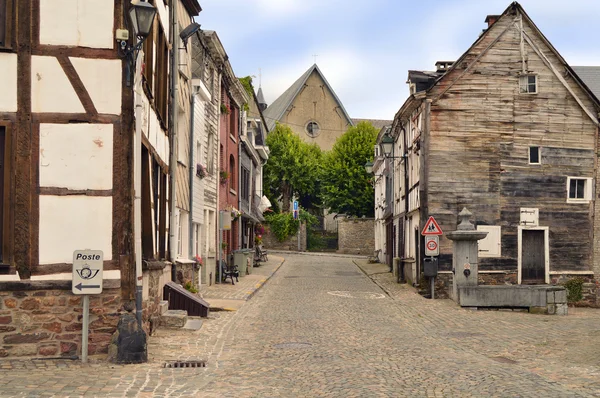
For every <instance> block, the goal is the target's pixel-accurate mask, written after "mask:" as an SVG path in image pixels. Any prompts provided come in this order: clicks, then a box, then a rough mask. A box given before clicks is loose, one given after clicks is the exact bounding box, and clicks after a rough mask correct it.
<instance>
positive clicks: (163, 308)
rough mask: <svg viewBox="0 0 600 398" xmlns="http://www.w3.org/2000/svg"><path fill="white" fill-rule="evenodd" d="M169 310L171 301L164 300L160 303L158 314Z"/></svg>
mask: <svg viewBox="0 0 600 398" xmlns="http://www.w3.org/2000/svg"><path fill="white" fill-rule="evenodd" d="M168 310H169V302H168V301H167V300H162V301H161V302H160V303H159V304H158V314H159V315H163V314H164V313H165V312H167V311H168Z"/></svg>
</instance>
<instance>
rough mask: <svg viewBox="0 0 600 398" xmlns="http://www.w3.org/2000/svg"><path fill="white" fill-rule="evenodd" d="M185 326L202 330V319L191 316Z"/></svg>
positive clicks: (189, 328)
mask: <svg viewBox="0 0 600 398" xmlns="http://www.w3.org/2000/svg"><path fill="white" fill-rule="evenodd" d="M183 328H184V329H188V330H200V328H202V319H200V317H189V318H188V320H187V322H186V323H185V326H184V327H183Z"/></svg>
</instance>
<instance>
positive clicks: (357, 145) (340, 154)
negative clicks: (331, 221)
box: [321, 122, 378, 217]
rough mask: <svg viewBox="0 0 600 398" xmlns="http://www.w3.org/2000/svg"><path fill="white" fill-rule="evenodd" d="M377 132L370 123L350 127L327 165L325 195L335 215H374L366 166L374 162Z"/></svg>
mask: <svg viewBox="0 0 600 398" xmlns="http://www.w3.org/2000/svg"><path fill="white" fill-rule="evenodd" d="M377 133H378V132H377V129H376V128H375V127H373V126H372V125H371V123H369V122H360V123H359V124H358V125H357V126H353V127H350V128H349V129H348V131H346V132H345V133H344V135H342V136H341V137H340V138H338V140H337V141H336V142H335V145H334V146H333V149H332V150H331V152H329V153H327V155H326V156H325V159H324V162H323V172H322V175H321V195H322V199H323V203H324V205H325V206H326V207H327V208H329V209H330V210H331V211H332V212H334V213H343V214H347V215H351V216H356V217H362V216H367V217H373V216H374V191H373V185H372V184H371V176H369V175H368V174H367V172H366V171H365V163H366V162H368V161H370V160H372V159H373V146H374V145H375V142H376V140H377Z"/></svg>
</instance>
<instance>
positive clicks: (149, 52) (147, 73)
mask: <svg viewBox="0 0 600 398" xmlns="http://www.w3.org/2000/svg"><path fill="white" fill-rule="evenodd" d="M0 1H1V0H0ZM149 3H150V4H152V5H154V0H150V1H149ZM155 21H156V20H155ZM155 27H156V24H153V26H152V30H151V31H150V34H149V35H148V38H147V39H146V41H144V45H143V49H144V67H143V68H142V75H143V76H144V80H145V82H146V88H147V89H148V92H150V93H151V94H152V95H154V85H153V83H154V36H155V30H154V28H155Z"/></svg>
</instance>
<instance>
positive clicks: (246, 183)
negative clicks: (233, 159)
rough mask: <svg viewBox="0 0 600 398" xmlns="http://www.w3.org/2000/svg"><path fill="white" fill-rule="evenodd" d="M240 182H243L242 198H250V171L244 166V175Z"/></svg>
mask: <svg viewBox="0 0 600 398" xmlns="http://www.w3.org/2000/svg"><path fill="white" fill-rule="evenodd" d="M240 182H241V184H242V187H241V191H242V199H245V200H248V198H249V197H250V172H249V171H248V169H247V168H245V167H244V166H242V175H241V181H240Z"/></svg>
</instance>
